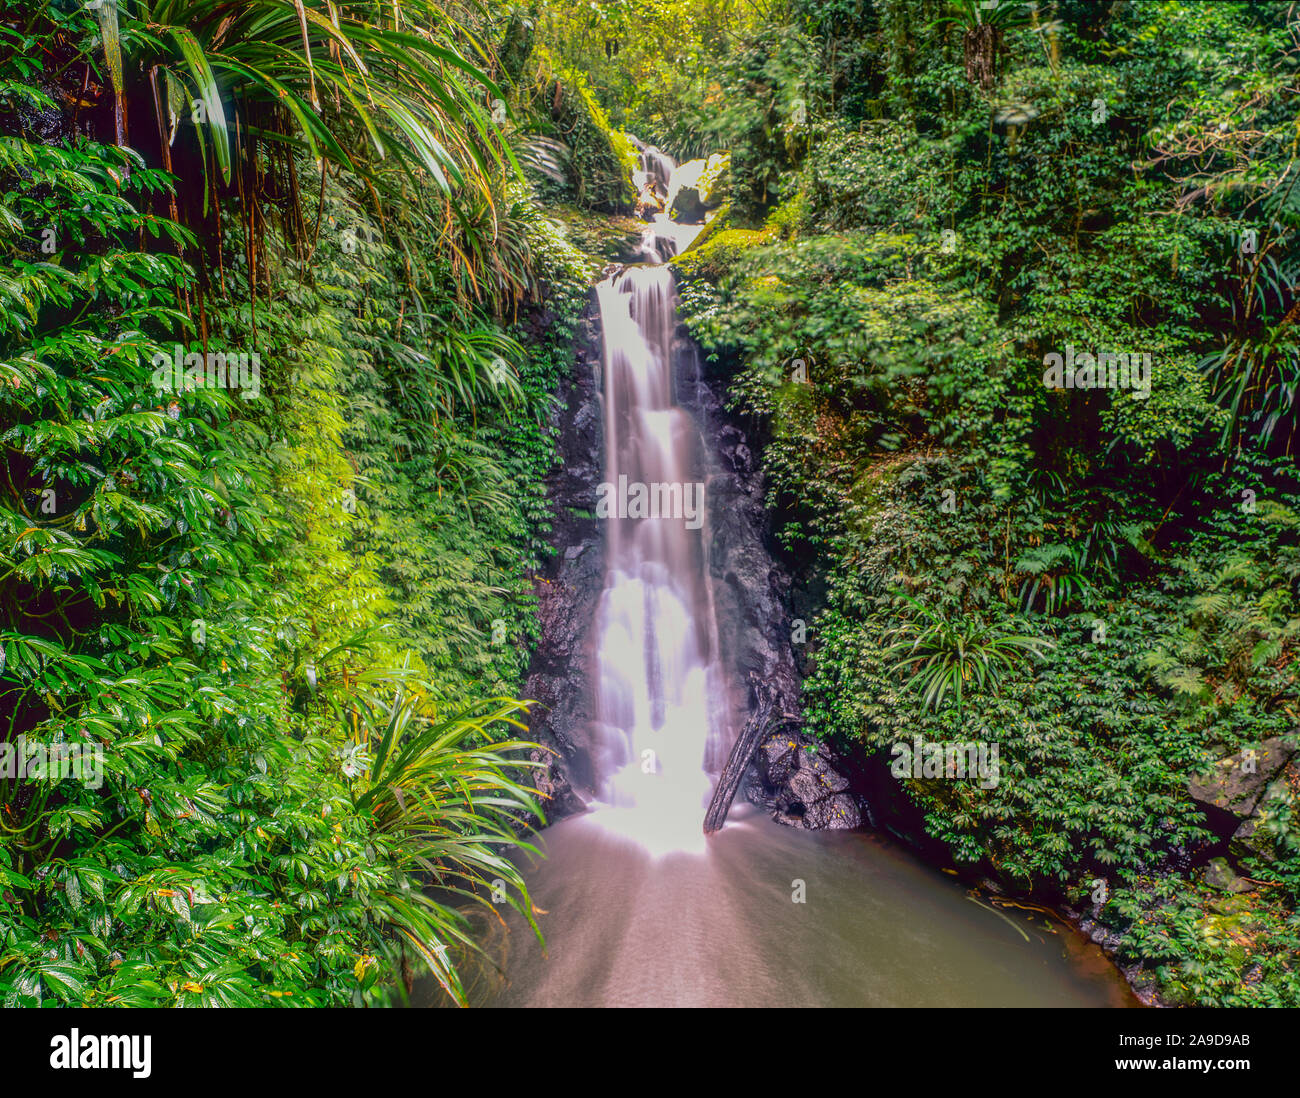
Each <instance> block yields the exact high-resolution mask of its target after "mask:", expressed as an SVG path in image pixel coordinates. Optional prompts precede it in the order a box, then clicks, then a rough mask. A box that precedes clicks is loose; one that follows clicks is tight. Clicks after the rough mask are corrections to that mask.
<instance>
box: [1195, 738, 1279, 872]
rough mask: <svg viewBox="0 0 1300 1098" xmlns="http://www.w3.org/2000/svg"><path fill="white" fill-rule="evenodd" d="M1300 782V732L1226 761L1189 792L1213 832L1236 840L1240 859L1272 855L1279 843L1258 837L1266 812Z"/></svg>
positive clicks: (1233, 847) (1197, 777)
mask: <svg viewBox="0 0 1300 1098" xmlns="http://www.w3.org/2000/svg"><path fill="white" fill-rule="evenodd" d="M1286 784H1290V785H1297V784H1300V745H1297V742H1296V734H1295V733H1292V734H1290V735H1287V736H1273V737H1271V738H1270V739H1267V740H1265V741H1264V742H1263V743H1262V744H1260V746H1259V747H1258V748H1257V749H1254V750H1253V751H1252V750H1251V749H1247V748H1243V749H1242V750H1241V751H1238V752H1236V753H1235V754H1233V755H1229V756H1227V757H1226V758H1223V759H1220V760H1219V761H1218V762H1216V763H1215V764H1214V765H1213V766H1212V767H1210V768H1209V769H1208V770H1207V771H1204V772H1202V773H1201V774H1198V775H1195V776H1194V777H1192V778H1190V779H1188V782H1187V791H1188V793H1189V794H1190V795H1191V798H1192V800H1194V801H1195V802H1196V803H1197V804H1198V805H1199V806H1200V808H1201V811H1202V812H1203V813H1204V814H1205V817H1206V822H1207V824H1208V825H1209V827H1210V829H1211V830H1212V831H1214V832H1215V833H1216V834H1218V835H1219V836H1221V837H1222V838H1224V839H1228V840H1230V849H1231V851H1232V853H1233V854H1234V856H1236V857H1245V856H1248V855H1250V854H1256V855H1262V856H1264V857H1272V855H1273V849H1272V846H1273V844H1272V843H1271V842H1270V841H1268V840H1266V839H1260V838H1257V837H1256V834H1255V832H1256V829H1257V827H1258V825H1259V821H1260V810H1261V808H1262V807H1263V806H1264V804H1265V802H1267V801H1268V800H1269V799H1270V797H1271V796H1272V795H1273V794H1274V793H1280V792H1281V787H1282V786H1283V785H1286Z"/></svg>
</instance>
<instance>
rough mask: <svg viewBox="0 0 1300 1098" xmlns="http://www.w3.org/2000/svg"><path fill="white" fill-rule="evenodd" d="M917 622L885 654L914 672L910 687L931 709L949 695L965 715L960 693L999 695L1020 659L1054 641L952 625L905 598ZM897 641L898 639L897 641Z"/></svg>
mask: <svg viewBox="0 0 1300 1098" xmlns="http://www.w3.org/2000/svg"><path fill="white" fill-rule="evenodd" d="M904 598H905V599H906V601H908V602H910V603H911V604H912V606H913V608H914V609H915V610H916V612H917V615H918V620H913V621H906V622H904V623H903V624H902V625H900V626H898V627H897V628H896V629H894V630H893V632H892V633H890V635H889V639H891V640H893V643H892V644H890V645H889V647H887V648H886V649H885V655H886V656H889V657H893V660H894V668H895V669H896V670H898V671H900V672H905V671H911V672H912V676H911V678H909V679H908V680H907V684H906V685H907V688H908V689H915V690H918V691H919V692H920V693H921V694H922V697H923V700H924V704H925V706H926V707H927V708H931V709H939V708H940V707H941V706H942V705H943V702H944V699H945V698H947V697H948V696H949V695H951V696H952V698H953V700H954V701H955V702H956V703H957V709H958V711H959V712H960V710H961V699H962V694H963V693H964V692H965V691H966V689H967V684H968V683H969V684H970V687H971V688H973V689H975V690H978V691H981V692H984V691H996V690H997V687H998V684H999V683H1000V682H1001V681H1002V677H1003V674H1004V673H1005V672H1007V671H1009V670H1011V669H1013V668H1015V666H1016V664H1017V662H1018V660H1020V659H1022V658H1024V657H1025V656H1029V655H1033V656H1038V657H1039V658H1041V657H1042V655H1043V652H1044V650H1045V649H1047V648H1049V647H1050V642H1048V641H1045V640H1043V639H1041V638H1039V637H1035V636H1032V635H1029V634H1025V633H1007V632H1004V631H1003V630H1002V629H1001V628H1000V627H998V626H995V625H990V624H988V623H986V622H976V621H969V620H958V621H952V620H951V619H949V618H947V617H946V616H945V615H943V614H938V613H935V612H934V611H933V610H931V609H929V608H928V607H926V606H925V605H923V604H922V603H920V602H918V601H917V600H916V599H911V598H907V596H904ZM895 638H896V639H895Z"/></svg>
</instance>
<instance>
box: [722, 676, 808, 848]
mask: <svg viewBox="0 0 1300 1098" xmlns="http://www.w3.org/2000/svg"><path fill="white" fill-rule="evenodd" d="M751 681H752V682H753V686H754V695H755V704H754V711H753V712H752V713H751V714H750V716H749V720H748V721H747V722H745V727H744V728H743V729H742V730H741V733H740V735H739V736H737V737H736V742H735V743H734V744H733V745H732V747H731V754H730V755H728V756H727V764H726V766H724V767H723V768H722V773H721V774H719V775H718V784H717V786H715V787H714V790H713V799H712V800H711V801H710V802H709V810H708V812H706V813H705V814H704V834H706V835H711V834H713V832H715V831H721V830H722V825H723V824H724V823H726V822H727V813H728V812H730V811H731V802H732V801H733V800H734V799H735V796H736V790H737V789H739V788H740V781H741V779H742V778H743V777H744V776H745V769H746V768H747V767H748V766H749V760H750V759H751V758H752V757H753V755H754V752H755V751H756V750H757V749H758V745H759V742H760V741H761V740H762V738H763V736H764V735H765V734H766V733H767V732H768V731H769V730H770V729H771V727H772V725H773V721H772V716H773V713H774V712H775V710H776V706H777V694H776V692H775V691H774V690H772V689H771V688H770V687H769V686H768V685H767V684H766V683H763V682H760V681H759V680H758V679H757V677H751ZM788 719H794V718H788Z"/></svg>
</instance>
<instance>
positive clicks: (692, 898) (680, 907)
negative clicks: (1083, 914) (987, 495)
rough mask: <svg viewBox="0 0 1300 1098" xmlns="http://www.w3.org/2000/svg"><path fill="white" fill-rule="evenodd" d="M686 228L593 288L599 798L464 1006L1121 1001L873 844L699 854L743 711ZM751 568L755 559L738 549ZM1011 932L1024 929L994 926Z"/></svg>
mask: <svg viewBox="0 0 1300 1098" xmlns="http://www.w3.org/2000/svg"><path fill="white" fill-rule="evenodd" d="M660 157H662V154H660V153H658V152H657V150H643V159H642V171H643V172H645V173H647V174H646V175H645V176H644V177H643V178H640V179H638V185H639V186H641V185H648V186H649V187H650V188H651V189H652V190H653V191H654V193H655V194H656V195H659V196H660V197H662V194H663V192H665V191H667V190H668V189H669V187H670V184H671V179H670V178H664V176H665V164H667V169H666V173H667V175H668V176H670V175H671V170H672V167H673V165H672V164H671V162H670V161H668V160H667V158H663V160H662V161H661V160H660V159H658V158H660ZM638 174H640V173H638ZM701 228H702V227H701V226H698V225H677V224H674V223H673V222H672V221H670V220H669V219H668V217H667V216H666V215H664V214H663V213H659V214H658V215H657V216H654V218H653V221H652V223H651V224H650V225H649V226H648V227H647V229H646V233H645V236H644V239H643V240H642V244H641V254H642V256H644V257H645V259H646V260H647V262H646V263H645V264H643V265H640V266H632V267H629V268H626V269H625V270H623V271H621V272H620V273H618V274H616V275H614V276H613V277H612V278H609V279H607V280H606V281H605V282H603V283H601V284H600V286H598V287H597V299H598V304H599V310H600V320H601V324H602V326H603V334H602V340H603V346H602V355H601V367H602V368H601V374H602V378H601V382H602V384H601V393H602V402H603V417H604V437H605V453H604V457H603V470H602V472H601V476H603V478H604V484H602V485H601V486H600V487H599V497H598V498H600V499H603V500H604V501H605V509H606V511H607V514H608V517H607V518H606V520H605V521H604V522H603V523H602V526H603V529H604V535H605V542H606V553H605V564H604V572H603V579H602V580H600V581H599V582H601V584H602V589H601V594H600V597H599V600H598V602H597V604H596V609H595V618H594V622H593V623H592V624H593V628H592V642H593V645H594V649H593V652H592V655H593V657H594V658H593V660H592V664H591V666H592V668H593V677H594V680H595V681H594V683H592V684H591V689H592V692H593V694H594V698H593V700H594V708H593V710H592V712H594V714H595V718H596V719H595V721H594V724H593V726H592V729H591V742H590V755H591V761H592V764H593V766H592V769H593V771H594V775H595V779H596V786H597V793H598V797H599V801H598V803H597V804H595V805H592V806H589V807H591V808H592V809H593V810H592V811H588V812H586V813H583V814H581V815H577V816H574V817H572V818H570V819H564V820H561V821H560V822H559V823H557V824H554V825H552V826H550V827H548V828H546V829H545V831H544V832H543V833H542V837H541V840H540V842H541V845H542V846H543V847H544V850H545V854H546V857H545V860H544V861H538V862H535V863H532V864H531V865H529V867H528V869H527V875H528V882H529V888H530V892H531V895H532V898H533V901H534V903H535V904H536V905H537V908H536V909H537V910H538V911H539V912H543V913H545V914H544V915H543V917H542V918H541V919H540V923H541V926H542V929H543V931H544V933H545V935H546V947H545V948H543V947H542V946H541V945H540V944H539V943H538V942H537V940H536V938H534V937H533V936H532V934H531V932H530V931H529V929H528V927H527V925H526V924H525V923H524V922H523V919H522V917H521V916H519V915H518V914H517V913H515V912H513V911H503V916H504V922H502V921H501V920H500V919H488V920H484V925H483V928H482V929H483V936H484V942H485V948H486V949H487V950H488V952H489V954H490V955H491V956H492V957H493V962H492V963H491V964H489V965H485V966H483V967H482V968H481V969H480V970H478V971H477V972H475V973H473V974H467V975H469V979H468V983H467V986H469V987H470V988H471V991H470V994H471V999H472V1001H473V1002H475V1003H481V1004H485V1005H486V1004H492V1005H498V1006H612V1005H625V1006H731V1005H746V1006H836V1005H838V1006H959V1005H982V1006H991V1005H1005V1006H1013V1005H1015V1006H1048V1005H1084V1004H1094V1005H1103V1004H1114V1005H1119V1004H1123V1003H1128V1002H1131V1001H1132V1000H1131V999H1130V998H1129V997H1128V995H1127V989H1125V988H1124V987H1123V985H1122V982H1121V981H1120V980H1119V978H1118V976H1117V974H1116V973H1115V971H1114V969H1113V968H1112V967H1111V966H1110V965H1109V964H1108V963H1107V962H1106V961H1105V960H1104V958H1102V956H1101V953H1100V951H1098V950H1097V948H1096V947H1095V946H1092V945H1090V944H1087V943H1085V942H1084V941H1083V940H1082V939H1081V938H1079V937H1076V936H1073V935H1070V936H1063V937H1062V938H1059V939H1058V938H1057V937H1056V936H1055V935H1053V934H1050V933H1044V932H1043V931H1042V930H1041V928H1036V927H1035V925H1034V922H1033V920H1032V919H1030V918H1029V916H1028V913H1014V912H1012V913H1007V914H1004V913H993V912H990V911H988V910H985V909H983V908H981V907H979V906H976V905H975V904H972V903H970V902H969V897H968V896H967V895H966V892H965V889H964V888H963V886H962V885H960V884H959V883H958V882H956V881H951V880H949V879H947V878H945V877H943V876H942V875H941V874H939V873H937V872H936V871H933V870H931V869H929V868H926V867H924V866H922V865H920V864H919V863H918V862H916V860H915V859H913V858H911V857H910V856H909V855H907V854H905V853H903V852H902V851H901V850H899V849H898V848H896V847H894V846H892V845H891V844H890V843H889V842H888V841H887V840H884V839H882V838H880V837H879V836H874V835H862V834H850V833H844V832H838V833H836V832H831V833H821V834H814V833H812V832H807V831H799V830H796V829H793V828H788V827H781V826H779V825H777V824H775V823H773V822H772V821H771V820H768V819H765V818H763V815H762V814H761V813H760V812H758V811H757V810H755V809H754V808H753V807H752V806H750V805H747V804H743V803H737V804H735V805H734V806H733V808H732V812H731V815H730V817H729V820H728V823H727V826H726V827H725V828H724V829H723V830H722V831H720V832H718V833H717V834H715V835H713V836H712V837H711V838H710V839H708V840H707V846H706V840H705V839H704V836H703V830H702V827H701V824H702V822H703V817H704V812H705V801H706V799H707V797H708V796H709V792H710V789H711V787H712V784H713V777H714V775H716V774H717V773H718V772H719V771H720V770H721V767H722V764H723V761H724V759H725V755H726V752H727V750H728V748H729V745H730V743H731V740H732V738H733V737H734V735H735V733H736V732H737V731H738V729H739V725H740V723H741V721H742V720H743V715H742V712H741V711H740V710H738V709H737V707H736V704H735V703H737V702H740V701H743V698H744V691H742V690H741V689H740V688H739V684H738V683H736V682H735V681H734V677H735V674H734V673H735V669H734V668H732V667H730V666H728V661H729V660H730V659H733V658H734V657H733V656H731V655H730V654H729V650H730V648H732V647H735V646H736V638H735V637H734V636H733V635H732V633H733V632H734V629H735V627H736V625H735V622H734V621H731V624H730V625H729V626H728V628H727V630H725V631H722V636H721V637H720V636H719V633H720V629H719V619H720V618H722V619H723V620H728V621H730V618H728V615H727V614H726V613H719V607H720V606H721V604H722V603H723V601H724V598H725V597H726V596H724V592H723V589H722V588H721V587H720V588H719V589H718V590H717V591H715V590H714V589H713V585H712V580H711V578H710V574H711V569H710V566H709V565H710V561H709V559H708V558H709V546H710V544H711V542H712V541H713V539H714V538H717V539H719V540H720V541H722V542H725V540H726V539H725V534H726V527H727V521H726V520H727V519H729V518H730V517H731V516H729V515H724V514H723V513H722V511H721V507H720V508H719V511H718V512H717V514H716V515H715V524H716V529H715V530H713V531H712V533H711V532H710V525H709V517H708V507H707V491H706V492H704V493H703V494H699V493H698V488H697V486H699V485H703V484H706V482H707V480H708V475H707V470H708V469H709V467H710V458H709V447H708V446H706V445H705V442H704V439H703V437H702V431H701V428H700V425H699V422H698V421H697V418H696V415H695V413H694V412H693V411H692V409H696V408H702V407H703V402H702V401H701V400H700V399H699V397H700V394H701V392H702V391H703V390H704V389H705V388H706V387H705V386H704V385H703V383H702V382H701V381H700V378H699V368H698V362H697V360H696V357H695V354H694V351H693V349H692V348H691V346H690V344H689V342H688V341H680V340H678V339H677V338H676V332H677V320H676V308H675V301H676V290H675V285H674V280H673V276H672V272H671V271H670V270H669V269H668V268H667V267H665V266H663V265H662V264H663V262H664V260H666V259H667V258H669V257H671V256H673V255H675V254H677V252H678V249H679V248H684V247H686V246H687V245H688V244H689V243H690V242H691V240H692V239H693V238H694V236H695V235H696V234H698V233H699V232H700V230H701ZM714 472H715V474H716V475H717V476H719V477H721V476H723V475H725V474H722V473H719V472H718V470H717V469H715V470H714ZM715 483H718V484H719V486H720V485H721V480H718V481H715ZM719 496H720V498H726V497H725V495H723V493H722V492H721V487H719ZM732 498H733V499H734V498H735V497H734V496H733V497H732ZM596 513H597V516H598V517H599V516H600V514H601V506H600V505H599V504H598V505H597V507H596ZM620 516H621V517H620ZM750 551H751V553H752V554H758V555H761V554H762V553H763V549H762V548H761V546H759V545H757V544H754V545H752V546H751V549H750ZM575 559H577V558H575ZM721 559H722V556H721V551H720V561H721ZM733 609H734V607H733ZM720 642H721V643H720ZM575 688H576V686H575ZM520 857H521V858H522V855H520ZM795 884H797V885H798V886H799V894H800V895H803V893H804V892H805V890H806V895H805V896H804V898H803V899H802V901H801V902H792V891H791V890H792V887H793V886H794V885H795ZM1017 914H1024V915H1025V918H1023V919H1021V920H1020V921H1019V922H1018V923H1017V924H1015V925H1013V926H1008V921H1009V920H1010V919H1012V918H1013V917H1015V916H1017ZM503 928H508V931H507V930H504V929H503ZM1031 935H1032V936H1033V940H1032V942H1031Z"/></svg>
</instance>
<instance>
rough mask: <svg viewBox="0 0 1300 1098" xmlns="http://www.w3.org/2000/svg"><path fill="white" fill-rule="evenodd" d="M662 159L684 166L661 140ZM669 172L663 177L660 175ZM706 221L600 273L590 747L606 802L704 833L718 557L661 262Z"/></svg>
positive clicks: (717, 740) (715, 679)
mask: <svg viewBox="0 0 1300 1098" xmlns="http://www.w3.org/2000/svg"><path fill="white" fill-rule="evenodd" d="M651 152H653V153H654V154H655V156H656V157H657V158H659V159H657V160H652V161H651V163H653V164H654V166H655V168H656V173H658V172H660V171H661V170H662V172H663V174H665V175H670V174H671V170H672V168H674V167H675V165H674V164H672V163H671V161H668V162H667V166H666V167H665V166H664V165H663V164H661V163H660V162H659V160H664V161H667V158H666V157H663V156H662V154H660V153H658V151H657V150H647V151H646V153H643V158H644V157H646V156H648V155H649V153H651ZM664 182H665V184H666V182H667V180H666V179H665V180H664ZM700 229H701V226H698V225H678V224H676V223H674V222H672V221H671V220H669V219H668V218H667V216H666V215H664V214H659V215H658V216H657V217H656V218H655V220H654V221H653V223H651V224H650V225H649V226H648V227H647V229H646V232H645V235H644V238H643V240H642V247H641V254H642V255H643V256H644V257H645V259H646V260H647V263H646V264H645V265H642V266H632V267H628V268H626V269H624V270H623V271H621V272H620V273H618V274H616V275H614V276H613V277H611V278H608V279H606V280H605V281H604V282H602V283H601V284H600V285H599V286H598V287H597V299H598V303H599V309H600V320H601V328H602V332H603V340H604V342H603V398H604V428H605V457H604V478H605V479H604V482H603V483H602V485H601V486H600V489H599V495H600V499H599V501H598V505H597V517H599V518H601V519H603V520H604V529H605V535H606V547H607V552H606V571H605V581H604V588H603V591H602V593H601V596H600V600H599V602H598V604H597V608H596V622H595V632H594V642H595V645H596V668H597V675H596V684H595V689H596V697H595V715H596V725H595V736H594V743H593V759H594V763H595V770H596V774H597V778H598V782H599V795H600V798H601V800H602V801H604V802H605V803H606V805H608V806H611V807H614V808H617V809H632V810H636V812H637V815H638V817H640V819H641V820H642V821H643V822H644V826H643V827H642V826H637V827H635V831H636V832H637V833H638V837H642V838H644V837H646V836H647V834H648V833H650V832H653V834H654V836H655V837H656V838H657V839H661V838H662V836H663V833H664V827H665V824H668V825H669V826H670V827H671V826H672V825H673V824H674V823H680V824H681V825H682V826H681V828H680V833H681V834H682V835H683V836H684V835H687V834H689V835H691V836H693V837H694V836H698V834H699V831H700V823H701V821H702V819H703V815H704V809H705V807H706V805H707V801H708V797H709V794H710V792H711V789H712V784H713V778H714V777H716V775H717V773H718V772H719V771H720V769H721V767H722V764H723V762H724V761H725V758H726V751H727V749H728V747H729V746H730V742H731V739H732V729H731V728H730V727H729V716H728V714H729V712H730V707H729V705H728V703H727V697H728V689H729V685H728V682H729V680H728V679H727V676H726V673H725V669H724V668H723V667H722V661H721V659H720V657H719V644H718V626H717V620H716V617H715V614H714V601H713V589H712V583H711V580H710V576H709V567H708V548H707V544H708V510H707V492H706V484H705V481H706V477H705V466H706V457H705V447H704V443H703V439H702V437H701V433H700V428H699V424H698V423H697V421H696V419H695V418H694V416H693V415H692V414H691V413H690V412H689V411H688V410H687V409H686V408H684V407H682V406H681V404H680V403H679V401H678V390H679V387H684V386H687V385H689V383H690V381H691V380H692V379H691V377H690V376H689V369H687V367H688V366H689V365H690V364H692V363H694V362H695V359H694V356H693V355H689V356H686V355H678V354H676V353H675V346H676V344H677V340H676V330H677V310H676V300H677V295H676V283H675V280H674V278H673V274H672V272H671V270H669V269H668V268H667V267H666V266H664V265H663V263H664V262H665V261H666V260H667V259H670V258H671V257H672V256H673V255H676V254H677V252H678V251H679V249H681V248H683V247H686V246H687V245H688V244H689V243H690V241H691V240H692V239H693V238H694V236H695V235H696V234H698V233H699V231H700Z"/></svg>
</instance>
